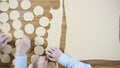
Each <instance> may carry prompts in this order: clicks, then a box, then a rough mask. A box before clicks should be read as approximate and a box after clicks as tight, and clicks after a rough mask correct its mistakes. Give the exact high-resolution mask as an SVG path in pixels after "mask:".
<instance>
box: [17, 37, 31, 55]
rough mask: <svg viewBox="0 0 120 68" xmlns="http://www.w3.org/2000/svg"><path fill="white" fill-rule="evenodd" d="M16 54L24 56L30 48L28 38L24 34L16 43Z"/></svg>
mask: <svg viewBox="0 0 120 68" xmlns="http://www.w3.org/2000/svg"><path fill="white" fill-rule="evenodd" d="M15 45H16V53H15V55H16V56H24V55H26V53H27V51H28V50H29V48H30V39H29V38H28V37H26V36H23V38H22V39H19V40H18V41H17V42H16V43H15Z"/></svg>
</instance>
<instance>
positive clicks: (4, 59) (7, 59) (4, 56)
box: [1, 54, 10, 63]
mask: <svg viewBox="0 0 120 68" xmlns="http://www.w3.org/2000/svg"><path fill="white" fill-rule="evenodd" d="M1 62H2V63H9V62H10V56H9V55H8V54H2V55H1Z"/></svg>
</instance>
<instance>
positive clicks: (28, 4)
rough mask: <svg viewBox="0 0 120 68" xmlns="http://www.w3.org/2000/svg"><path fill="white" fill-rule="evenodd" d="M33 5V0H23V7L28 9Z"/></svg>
mask: <svg viewBox="0 0 120 68" xmlns="http://www.w3.org/2000/svg"><path fill="white" fill-rule="evenodd" d="M30 7H31V2H30V1H29V0H22V2H21V8H22V9H24V10H27V9H29V8H30Z"/></svg>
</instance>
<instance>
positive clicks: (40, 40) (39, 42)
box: [34, 36, 45, 45]
mask: <svg viewBox="0 0 120 68" xmlns="http://www.w3.org/2000/svg"><path fill="white" fill-rule="evenodd" d="M44 42H45V41H44V38H43V37H40V36H37V37H35V38H34V44H35V45H43V44H44Z"/></svg>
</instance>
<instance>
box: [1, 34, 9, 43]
mask: <svg viewBox="0 0 120 68" xmlns="http://www.w3.org/2000/svg"><path fill="white" fill-rule="evenodd" d="M8 38H9V37H8V36H6V35H3V37H1V40H0V41H1V42H2V43H4V42H5V41H6V40H8Z"/></svg>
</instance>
